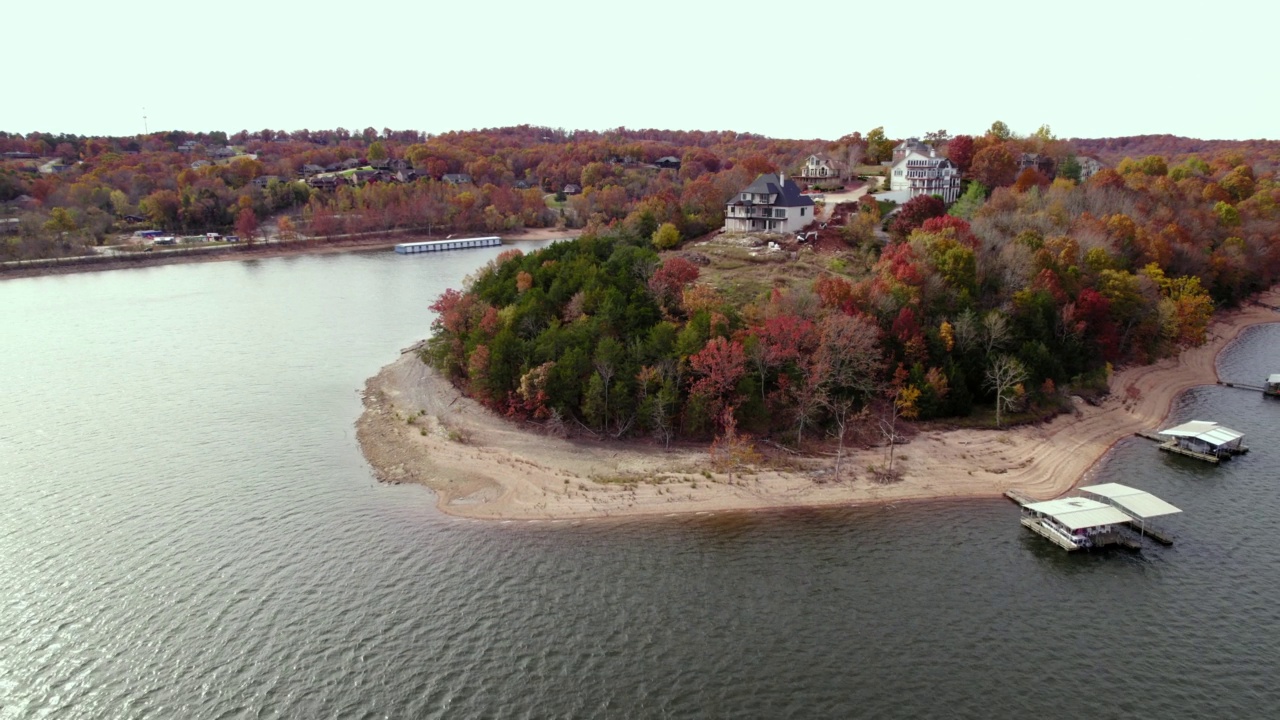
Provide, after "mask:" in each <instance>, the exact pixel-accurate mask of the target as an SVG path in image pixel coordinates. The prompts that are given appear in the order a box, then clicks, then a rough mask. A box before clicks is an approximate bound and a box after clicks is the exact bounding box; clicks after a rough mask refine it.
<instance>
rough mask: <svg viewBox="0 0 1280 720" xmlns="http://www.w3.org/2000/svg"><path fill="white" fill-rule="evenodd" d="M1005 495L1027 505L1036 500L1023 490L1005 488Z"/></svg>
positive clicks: (1019, 503)
mask: <svg viewBox="0 0 1280 720" xmlns="http://www.w3.org/2000/svg"><path fill="white" fill-rule="evenodd" d="M1004 496H1005V497H1007V498H1009V499H1010V500H1012V501H1014V502H1015V503H1017V504H1018V505H1027V504H1029V503H1033V502H1035V500H1034V499H1032V498H1031V497H1028V496H1027V495H1026V494H1024V493H1023V492H1022V491H1021V490H1005V491H1004Z"/></svg>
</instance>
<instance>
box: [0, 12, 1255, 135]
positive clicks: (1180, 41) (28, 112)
mask: <svg viewBox="0 0 1280 720" xmlns="http://www.w3.org/2000/svg"><path fill="white" fill-rule="evenodd" d="M15 4H17V5H18V7H8V8H6V9H5V10H4V11H2V12H0V22H2V23H3V26H4V27H5V30H4V45H5V49H6V52H5V56H6V59H7V60H8V68H9V71H8V72H6V73H5V75H6V79H5V83H4V85H5V92H4V98H5V99H4V101H3V103H2V104H0V129H3V130H7V131H10V132H15V131H16V132H22V133H26V132H30V131H33V130H44V131H50V132H68V133H75V134H83V135H90V134H93V135H96V134H109V135H132V134H136V133H139V132H142V130H143V119H142V116H143V108H144V107H145V108H146V115H147V116H148V120H147V123H148V125H149V127H150V129H151V130H152V131H157V130H170V129H182V130H193V131H202V130H225V131H228V132H235V131H237V130H240V129H248V130H261V129H263V128H272V129H278V130H297V129H301V128H309V129H321V128H334V127H339V126H341V127H346V128H348V129H351V130H356V129H362V128H364V127H367V126H372V127H375V128H377V129H379V130H381V129H382V128H384V127H390V128H393V129H397V130H399V129H418V130H425V131H427V132H444V131H448V130H460V129H463V130H465V129H471V128H483V127H498V126H504V125H517V124H522V123H528V124H533V125H548V126H552V127H563V128H566V129H578V128H583V129H597V130H598V129H607V128H616V127H618V126H626V127H629V128H664V129H684V130H695V129H697V130H736V131H739V132H754V133H761V134H764V135H769V136H773V137H784V138H815V137H817V138H828V139H833V138H836V137H839V136H841V135H844V134H846V133H849V132H852V131H854V130H859V131H861V132H863V133H866V132H867V131H868V130H870V129H871V128H873V127H875V126H878V125H883V126H884V127H885V129H886V131H887V132H888V134H889V135H890V136H891V137H903V136H907V135H918V134H922V133H924V132H927V131H930V130H937V129H946V130H948V131H950V132H951V133H953V134H958V133H978V132H981V131H983V130H985V129H986V128H987V127H989V126H990V125H991V122H992V121H993V120H997V119H998V120H1003V121H1004V122H1005V123H1007V124H1008V125H1009V126H1010V127H1011V128H1013V130H1014V131H1015V132H1019V133H1029V132H1031V131H1034V130H1035V129H1036V128H1037V127H1039V126H1040V125H1041V124H1044V123H1047V124H1049V125H1050V126H1051V127H1052V129H1053V131H1054V133H1055V134H1057V135H1058V136H1060V137H1102V136H1120V135H1139V134H1158V133H1172V134H1175V135H1186V136H1191V137H1199V138H1206V139H1209V138H1229V139H1231V138H1233V139H1245V138H1259V137H1267V138H1277V137H1280V121H1278V120H1277V118H1278V117H1280V112H1278V111H1280V89H1277V74H1276V67H1277V58H1278V56H1277V54H1276V48H1277V44H1276V42H1275V40H1274V35H1275V33H1276V32H1277V30H1278V29H1280V3H1276V2H1265V3H1264V2H1256V0H1254V1H1251V2H1236V3H1219V4H1205V3H1191V2H1179V1H1178V0H1173V1H1172V2H1169V1H1166V2H1146V1H1143V2H1136V1H1129V0H1110V1H1109V2H1095V1H1094V0H1078V1H1073V2H1062V1H1050V2H1025V1H1023V2H1003V1H1001V2H984V1H983V0H956V1H955V2H933V1H931V0H926V1H920V0H915V1H912V2H898V3H894V2H883V1H882V2H879V3H872V2H845V1H840V0H829V1H828V2H824V3H807V2H794V1H793V2H778V1H776V0H775V1H773V2H755V1H754V0H750V1H748V0H738V1H737V2H719V1H716V2H704V1H702V0H683V1H681V2H668V1H667V0H647V1H645V2H631V3H610V2H605V1H602V0H595V1H594V2H579V1H578V0H545V1H543V2H532V1H530V0H491V1H488V2H485V1H483V0H473V1H472V2H456V1H451V2H431V1H429V0H416V1H409V2H404V1H402V0H373V1H365V2H342V3H334V2H324V1H323V0H321V1H320V2H314V1H313V2H305V3H304V2H294V0H255V1H254V2H243V1H242V0H227V1H224V2H213V3H184V2H174V1H173V0H166V1H164V2H156V1H154V0H120V1H118V2H101V1H99V2H87V1H83V0H75V1H73V2H57V0H54V1H53V2H45V3H36V2H30V1H29V0H18V2H17V3H15Z"/></svg>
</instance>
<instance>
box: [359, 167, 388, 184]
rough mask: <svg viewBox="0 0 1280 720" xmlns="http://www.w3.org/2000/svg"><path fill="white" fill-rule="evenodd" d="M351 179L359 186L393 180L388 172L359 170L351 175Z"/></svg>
mask: <svg viewBox="0 0 1280 720" xmlns="http://www.w3.org/2000/svg"><path fill="white" fill-rule="evenodd" d="M351 179H352V181H354V182H355V184H357V185H364V184H365V183H371V182H387V181H389V180H390V179H391V174H390V173H388V172H387V171H386V170H357V171H355V172H354V173H352V174H351Z"/></svg>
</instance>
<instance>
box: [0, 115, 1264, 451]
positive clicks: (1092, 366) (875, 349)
mask: <svg viewBox="0 0 1280 720" xmlns="http://www.w3.org/2000/svg"><path fill="white" fill-rule="evenodd" d="M922 137H924V139H925V140H926V141H927V142H929V143H930V145H931V146H932V147H933V148H934V149H935V150H936V151H937V152H938V153H939V154H940V155H943V156H946V157H948V158H950V160H951V161H952V162H953V163H954V164H955V165H956V166H957V167H958V168H959V169H960V171H961V173H962V177H963V192H962V194H961V196H960V198H959V199H958V200H957V201H956V202H955V203H952V204H950V205H947V204H946V203H944V202H942V200H940V199H939V198H937V197H931V196H920V197H916V198H913V199H912V200H910V201H909V202H906V203H905V204H903V205H901V206H899V207H892V206H890V205H888V204H884V203H877V202H875V201H874V200H873V199H871V198H870V197H869V196H864V197H863V198H862V199H861V200H859V201H858V202H856V203H853V204H850V205H849V206H840V207H841V208H842V210H841V211H839V212H828V215H829V217H830V220H829V222H828V225H829V227H823V228H822V230H823V233H824V236H826V237H828V238H834V240H833V241H832V242H827V243H825V244H823V245H822V246H821V247H820V248H813V247H804V248H795V249H792V248H788V252H785V253H781V254H780V256H779V257H778V258H777V259H772V260H769V261H768V263H765V262H764V261H760V262H759V263H757V264H758V267H754V268H752V270H753V272H752V273H750V279H743V280H741V281H737V282H733V283H730V282H728V281H726V277H729V276H727V275H726V274H725V273H724V272H723V271H721V270H717V268H716V262H715V259H714V257H711V256H712V255H713V253H710V252H709V251H708V250H706V247H710V246H712V245H714V244H715V243H717V242H722V241H723V236H721V235H719V234H718V231H719V229H720V228H721V227H722V225H723V223H724V212H725V203H726V201H727V200H728V199H729V198H730V197H732V196H733V195H734V194H735V193H736V192H738V191H739V190H741V189H742V188H743V187H745V186H746V185H747V184H749V183H750V182H751V181H752V180H753V179H755V178H756V176H757V175H759V174H760V173H765V172H777V171H783V172H787V173H794V172H795V171H796V169H797V168H798V166H799V165H800V164H801V163H802V162H803V161H804V159H805V158H806V157H807V156H808V155H810V154H812V153H825V154H826V155H829V156H831V157H834V158H837V159H838V160H839V161H840V162H842V163H844V164H845V166H846V167H847V168H848V171H849V175H850V177H849V180H848V183H849V184H850V185H856V184H858V183H872V184H874V183H875V181H876V180H875V176H876V175H877V174H879V173H881V172H882V166H881V163H882V162H883V161H887V160H889V159H890V158H891V156H892V153H893V148H894V147H895V145H897V142H898V141H897V140H895V139H892V138H888V137H886V136H885V134H884V132H883V130H882V129H880V128H877V129H875V130H872V131H871V132H868V133H867V134H866V135H863V134H861V133H852V134H850V135H847V136H845V137H843V138H840V139H839V140H836V141H831V142H827V141H798V140H777V139H770V138H764V137H760V136H753V135H745V134H739V133H732V132H723V133H717V132H708V133H703V132H668V131H631V130H625V129H618V130H617V131H611V132H565V131H562V130H556V129H549V128H538V127H529V126H522V127H516V128H504V129H495V130H483V131H471V132H456V133H448V134H445V135H439V136H430V137H427V136H424V135H421V134H419V133H416V132H412V131H405V132H399V131H392V130H383V131H381V132H378V131H375V130H373V129H372V128H369V129H366V130H365V131H364V132H363V133H351V132H347V131H344V130H335V131H325V132H309V131H299V132H294V133H284V132H273V131H270V130H264V131H261V132H258V133H249V132H241V133H237V134H235V135H232V136H226V135H223V134H218V133H215V134H205V135H195V134H186V133H158V134H153V135H150V136H140V137H137V138H81V137H74V136H50V135H41V134H32V135H27V136H22V137H19V136H14V135H7V134H0V152H2V153H5V155H4V158H5V159H4V160H3V161H0V162H2V164H0V206H3V207H5V208H6V212H5V213H4V217H6V218H13V219H15V220H17V222H15V223H13V225H16V226H17V227H16V228H13V229H10V230H9V232H8V234H7V235H5V236H3V237H0V255H3V256H4V257H0V260H12V259H22V258H31V257H52V256H58V255H72V254H77V253H84V252H87V251H90V250H91V248H93V247H94V246H98V245H102V244H104V243H110V242H114V241H115V240H114V239H115V238H117V237H119V236H121V235H127V234H129V233H131V232H132V231H134V230H136V229H140V228H148V229H150V228H154V229H162V230H164V231H167V232H173V233H199V232H206V231H210V230H223V231H232V230H235V231H239V232H240V233H241V234H243V235H245V236H246V237H248V238H252V237H253V235H254V234H255V232H256V230H257V228H259V227H263V226H267V225H270V224H274V225H272V226H273V227H277V228H278V229H279V231H280V235H281V236H284V235H285V234H287V232H292V233H297V234H299V235H308V236H311V237H325V236H334V235H342V234H351V233H369V232H388V231H405V230H408V231H415V232H424V233H425V232H446V231H447V232H473V231H484V232H495V233H496V232H511V231H516V230H519V229H521V228H539V227H565V228H575V229H578V230H577V232H576V233H575V234H578V235H580V238H579V239H578V240H576V241H573V242H561V243H556V244H553V245H551V246H549V247H547V248H544V249H542V250H538V251H535V252H529V253H523V252H521V251H519V250H508V251H507V252H505V253H503V254H502V255H501V256H500V257H498V258H497V259H496V260H494V261H493V262H491V263H489V264H488V265H487V266H485V267H484V268H482V269H481V270H479V271H478V272H476V273H475V274H474V275H473V276H471V277H470V278H468V279H467V281H466V283H465V285H463V286H461V287H459V288H458V289H456V290H451V291H449V292H447V293H446V294H445V295H443V296H442V297H440V298H439V299H438V300H437V302H436V303H435V304H434V305H433V306H432V308H431V310H433V311H435V313H436V319H435V322H434V325H433V336H432V338H431V341H430V343H429V345H428V349H427V351H426V353H425V355H426V357H427V358H428V359H429V360H430V362H432V363H433V364H434V365H435V366H436V367H438V368H440V369H441V370H442V371H443V372H445V373H447V374H448V375H449V376H450V377H452V378H453V379H454V380H455V382H456V383H457V384H458V385H459V386H460V387H461V388H463V389H464V390H465V391H466V392H467V393H468V394H470V395H471V396H473V397H475V398H476V399H478V400H480V401H481V402H483V403H485V404H486V405H488V406H489V407H491V408H493V409H494V410H496V411H498V412H501V413H503V414H505V415H508V416H510V417H513V418H517V419H523V420H526V421H529V422H536V423H539V424H542V425H544V426H546V427H548V428H550V429H552V430H554V431H556V432H560V433H572V432H576V433H590V434H593V435H596V436H600V437H619V438H620V437H649V438H654V439H656V440H657V441H658V442H662V443H671V442H674V441H677V440H679V439H682V438H690V439H712V438H714V439H715V440H716V442H717V443H727V444H728V445H729V446H732V444H733V443H735V442H738V439H739V438H741V437H744V436H747V435H751V436H755V437H759V438H763V439H768V440H769V441H770V442H772V443H775V444H777V445H779V446H784V447H790V448H803V447H805V446H806V445H809V444H812V443H815V442H823V443H833V442H834V443H836V444H839V445H841V446H843V444H844V442H845V441H846V436H847V435H848V433H849V432H850V431H851V429H852V428H854V427H856V426H859V425H863V426H865V425H868V424H874V425H876V426H877V427H880V428H882V429H884V428H887V430H886V432H887V433H888V434H889V436H890V437H891V436H892V434H893V433H894V432H895V431H894V429H893V428H894V426H895V423H896V422H897V420H898V419H899V418H901V419H919V420H928V419H947V420H948V421H949V422H962V421H973V422H978V423H980V424H990V425H1002V424H1006V423H1008V422H1011V421H1025V420H1032V419H1039V418H1044V417H1047V416H1051V415H1053V414H1055V413H1058V412H1061V411H1064V410H1065V409H1067V408H1069V407H1070V404H1071V401H1070V400H1069V398H1068V395H1069V394H1078V395H1086V396H1087V395H1088V394H1090V393H1094V392H1099V391H1101V390H1102V389H1103V388H1105V386H1106V380H1107V374H1108V372H1109V371H1110V369H1111V368H1112V367H1114V366H1115V365H1119V364H1127V363H1147V362H1152V361H1154V360H1156V359H1159V358H1161V357H1165V356H1168V355H1171V354H1174V353H1177V352H1178V351H1179V349H1180V348H1183V347H1187V346H1192V345H1196V344H1199V343H1201V342H1203V341H1204V339H1205V329H1206V327H1207V325H1208V322H1209V320H1210V317H1211V315H1212V313H1213V311H1214V310H1215V309H1216V308H1222V307H1230V306H1232V305H1235V304H1238V303H1240V302H1242V301H1243V300H1245V299H1246V298H1247V297H1248V296H1249V295H1250V294H1251V293H1253V292H1256V291H1258V290H1260V289H1263V288H1267V287H1270V286H1271V285H1273V284H1274V283H1275V281H1276V278H1277V274H1278V273H1280V209H1278V208H1277V203H1280V184H1277V181H1276V168H1277V166H1280V142H1271V141H1254V142H1205V141H1198V140H1189V139H1186V138H1176V137H1171V136H1147V137H1144V138H1127V139H1124V138H1122V139H1110V140H1061V139H1058V138H1056V137H1054V136H1053V135H1052V133H1051V132H1049V130H1048V128H1047V127H1044V128H1041V129H1040V130H1039V131H1038V132H1035V133H1032V134H1028V135H1018V134H1016V133H1014V132H1012V131H1010V130H1009V129H1008V128H1007V127H1005V126H1004V125H1003V123H995V124H993V126H992V128H991V129H990V130H989V131H988V132H986V133H984V134H982V135H974V136H967V135H958V136H951V135H949V134H947V133H946V132H945V131H939V132H936V133H929V134H928V135H926V136H922ZM197 148H198V149H197ZM214 149H218V150H219V152H216V153H215V152H212V150H214ZM1025 157H1036V158H1041V159H1042V161H1041V162H1039V163H1038V164H1037V163H1033V164H1031V165H1028V164H1027V163H1025V162H1020V160H1021V159H1022V158H1025ZM205 158H208V160H207V161H206V162H204V163H203V164H200V163H197V162H196V161H198V160H201V159H205ZM662 158H673V159H676V160H678V161H679V162H678V167H660V166H659V163H658V161H659V159H662ZM1086 159H1091V160H1092V161H1093V162H1096V163H1097V165H1098V166H1099V167H1100V168H1101V169H1097V170H1095V171H1093V172H1082V164H1083V163H1085V162H1087V160H1086ZM55 168H60V169H55ZM366 168H367V169H368V170H369V171H370V172H377V171H381V172H382V174H381V175H376V176H370V177H371V179H370V181H366V182H358V181H357V177H358V176H357V175H356V173H357V172H358V171H359V170H358V169H366ZM313 170H321V171H323V172H324V173H325V174H328V175H330V176H332V177H335V178H342V179H341V180H335V181H334V182H331V183H329V184H324V183H314V182H312V183H306V182H302V181H300V178H303V177H305V176H307V175H308V173H309V172H311V171H313ZM410 172H412V174H410ZM392 174H398V177H395V178H393V177H392ZM460 175H465V176H466V177H465V178H464V179H463V180H462V181H459V180H458V176H460ZM868 175H870V176H871V177H870V179H868V177H867V176H868ZM451 178H452V179H451ZM264 179H265V180H264ZM752 262H756V261H752ZM802 262H803V263H807V264H805V265H804V267H806V268H811V269H812V270H811V271H806V274H804V276H803V278H802V279H801V280H800V281H797V280H796V277H795V275H794V274H791V275H787V276H786V279H785V280H784V279H783V275H784V274H785V273H784V272H783V271H784V269H785V266H787V265H788V263H790V264H791V265H794V266H798V264H800V263H802ZM770 263H772V264H770ZM425 310H426V309H425V308H424V312H425Z"/></svg>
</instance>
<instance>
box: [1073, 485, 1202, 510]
mask: <svg viewBox="0 0 1280 720" xmlns="http://www.w3.org/2000/svg"><path fill="white" fill-rule="evenodd" d="M1080 492H1082V493H1085V494H1087V495H1097V496H1098V497H1104V498H1106V499H1108V500H1110V501H1111V503H1112V504H1113V505H1115V506H1116V507H1118V508H1120V509H1121V510H1123V511H1125V512H1126V513H1129V514H1130V515H1133V516H1135V517H1138V518H1142V519H1146V518H1153V517H1159V516H1161V515H1172V514H1174V513H1180V512H1182V510H1180V509H1178V508H1176V507H1174V506H1173V505H1170V504H1169V503H1167V502H1165V501H1164V500H1161V499H1160V498H1158V497H1156V496H1155V495H1152V494H1151V493H1149V492H1144V491H1142V490H1139V489H1137V488H1131V487H1129V486H1128V485H1121V484H1120V483H1103V484H1101V485H1090V486H1088V487H1082V488H1080Z"/></svg>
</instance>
